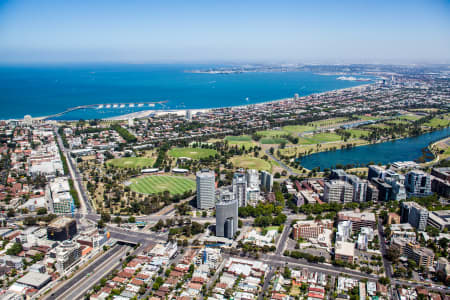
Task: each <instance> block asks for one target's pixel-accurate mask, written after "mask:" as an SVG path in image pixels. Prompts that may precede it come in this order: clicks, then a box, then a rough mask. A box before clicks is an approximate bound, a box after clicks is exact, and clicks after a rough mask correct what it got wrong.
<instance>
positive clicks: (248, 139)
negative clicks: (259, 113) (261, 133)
mask: <svg viewBox="0 0 450 300" xmlns="http://www.w3.org/2000/svg"><path fill="white" fill-rule="evenodd" d="M225 141H228V142H230V143H232V142H251V141H252V137H251V136H249V135H238V136H232V135H228V136H226V137H225Z"/></svg>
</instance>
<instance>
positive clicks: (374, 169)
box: [367, 165, 385, 180]
mask: <svg viewBox="0 0 450 300" xmlns="http://www.w3.org/2000/svg"><path fill="white" fill-rule="evenodd" d="M368 168H369V172H368V174H367V179H369V180H372V179H373V178H381V177H382V174H383V172H384V171H385V169H384V168H383V167H381V166H377V165H370V166H369V167H368Z"/></svg>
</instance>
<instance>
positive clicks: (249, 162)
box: [231, 156, 272, 171]
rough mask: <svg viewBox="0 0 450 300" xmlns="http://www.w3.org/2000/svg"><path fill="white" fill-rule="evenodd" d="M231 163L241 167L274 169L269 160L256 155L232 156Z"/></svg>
mask: <svg viewBox="0 0 450 300" xmlns="http://www.w3.org/2000/svg"><path fill="white" fill-rule="evenodd" d="M231 163H232V164H233V165H234V166H235V167H239V168H245V169H256V170H266V171H271V170H272V165H271V164H270V163H269V162H268V161H265V160H263V159H260V158H256V157H250V156H235V157H232V158H231Z"/></svg>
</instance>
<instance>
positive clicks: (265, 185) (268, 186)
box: [261, 171, 273, 192]
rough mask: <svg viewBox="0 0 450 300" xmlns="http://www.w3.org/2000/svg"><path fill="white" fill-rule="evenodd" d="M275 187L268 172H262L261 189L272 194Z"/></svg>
mask: <svg viewBox="0 0 450 300" xmlns="http://www.w3.org/2000/svg"><path fill="white" fill-rule="evenodd" d="M272 186H273V176H272V174H271V173H269V172H267V171H261V187H262V189H263V190H265V191H266V192H271V191H272Z"/></svg>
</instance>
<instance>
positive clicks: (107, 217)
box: [100, 212, 111, 223]
mask: <svg viewBox="0 0 450 300" xmlns="http://www.w3.org/2000/svg"><path fill="white" fill-rule="evenodd" d="M100 218H101V220H103V222H105V223H109V222H111V215H110V214H108V213H106V212H102V214H101V217H100Z"/></svg>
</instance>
